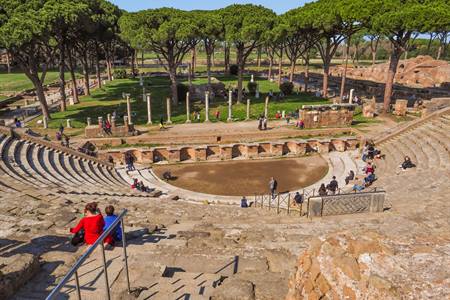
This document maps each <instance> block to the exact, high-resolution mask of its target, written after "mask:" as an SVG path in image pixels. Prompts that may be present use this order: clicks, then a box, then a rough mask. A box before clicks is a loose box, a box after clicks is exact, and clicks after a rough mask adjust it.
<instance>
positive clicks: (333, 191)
mask: <svg viewBox="0 0 450 300" xmlns="http://www.w3.org/2000/svg"><path fill="white" fill-rule="evenodd" d="M338 187H339V185H338V182H337V180H336V176H333V179H332V180H331V181H330V183H329V184H328V186H327V189H328V190H329V191H330V194H331V195H334V194H336V191H337V189H338Z"/></svg>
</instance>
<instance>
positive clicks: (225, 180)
mask: <svg viewBox="0 0 450 300" xmlns="http://www.w3.org/2000/svg"><path fill="white" fill-rule="evenodd" d="M153 170H154V172H155V174H156V175H157V176H159V177H160V178H162V174H163V173H164V172H166V171H170V172H171V173H172V176H174V177H175V179H174V180H172V181H170V182H169V183H170V184H172V185H174V186H177V187H180V188H183V189H186V190H191V191H194V192H199V193H206V194H214V195H223V196H242V195H253V194H255V193H257V194H262V193H268V189H269V180H270V177H271V176H273V177H275V179H276V180H277V181H278V191H279V192H284V191H295V190H298V189H301V188H304V187H307V186H310V185H311V184H314V183H316V182H317V181H319V180H320V179H322V178H323V177H324V176H325V175H326V174H327V172H328V164H327V162H326V161H325V159H323V158H322V157H320V156H319V155H315V156H310V157H301V158H284V159H268V160H239V161H225V162H207V163H192V164H177V165H156V166H154V167H153Z"/></svg>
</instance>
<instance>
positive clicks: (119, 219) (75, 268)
mask: <svg viewBox="0 0 450 300" xmlns="http://www.w3.org/2000/svg"><path fill="white" fill-rule="evenodd" d="M127 212H128V210H126V209H124V210H123V211H122V212H121V213H120V214H119V216H118V217H117V219H115V220H114V222H113V223H112V224H111V225H110V226H109V227H108V229H106V230H105V231H104V232H103V233H102V234H101V235H100V237H99V238H98V239H97V240H96V241H95V243H94V244H92V245H91V246H90V247H89V248H88V250H87V251H86V252H85V253H84V254H83V255H82V256H81V257H80V258H79V259H78V260H77V262H76V263H75V264H74V265H73V266H72V267H71V268H70V270H69V272H67V274H66V275H65V276H64V277H63V279H62V280H61V281H60V282H59V283H58V285H57V286H56V287H55V288H54V289H53V290H52V291H51V292H50V294H48V296H47V298H45V299H46V300H52V299H54V298H55V297H56V296H57V295H58V294H59V292H60V290H61V289H62V288H63V287H64V286H65V285H66V284H67V282H68V281H69V279H70V278H72V276H73V275H75V283H76V288H77V295H78V299H80V300H81V291H80V284H79V279H78V269H79V268H80V267H81V266H82V264H83V263H84V262H85V260H86V259H87V258H88V257H89V255H91V254H92V252H94V250H95V249H96V248H97V246H98V245H101V248H102V257H103V268H104V270H103V272H104V274H105V283H106V297H105V298H106V299H110V298H111V296H110V293H109V283H108V273H107V271H106V258H105V248H104V245H103V242H104V240H105V238H106V237H108V235H109V234H110V233H111V232H112V231H113V230H114V229H115V228H116V226H117V225H118V224H119V223H121V224H120V225H121V229H122V243H123V258H124V264H125V273H126V279H127V287H128V292H130V278H129V274H128V260H127V250H126V246H127V244H126V237H125V229H124V222H123V218H124V217H125V215H126V214H127Z"/></svg>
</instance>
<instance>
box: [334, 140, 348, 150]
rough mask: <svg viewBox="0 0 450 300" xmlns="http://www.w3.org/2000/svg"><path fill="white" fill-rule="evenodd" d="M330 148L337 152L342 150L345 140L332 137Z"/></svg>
mask: <svg viewBox="0 0 450 300" xmlns="http://www.w3.org/2000/svg"><path fill="white" fill-rule="evenodd" d="M331 149H333V150H334V151H338V152H344V151H345V149H346V147H345V140H342V139H332V140H331Z"/></svg>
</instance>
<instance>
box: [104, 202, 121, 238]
mask: <svg viewBox="0 0 450 300" xmlns="http://www.w3.org/2000/svg"><path fill="white" fill-rule="evenodd" d="M105 214H106V216H105V218H104V220H105V226H104V227H103V230H106V229H108V228H109V226H111V224H112V223H114V221H115V220H116V219H117V215H115V214H114V206H112V205H109V206H107V207H106V208H105ZM110 237H111V239H112V242H113V244H114V243H115V242H120V241H122V228H121V227H120V224H119V225H116V227H115V228H114V230H113V231H111V234H110Z"/></svg>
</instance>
